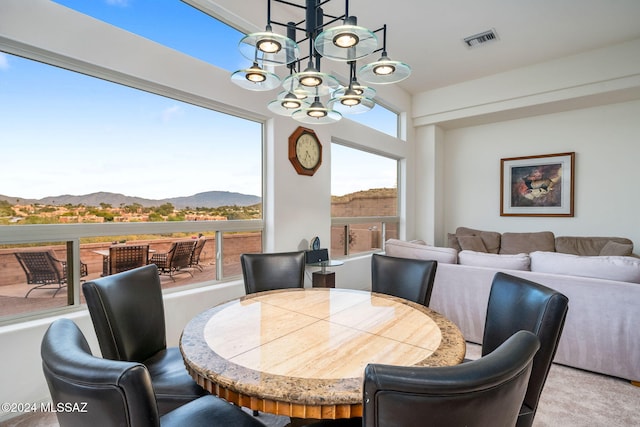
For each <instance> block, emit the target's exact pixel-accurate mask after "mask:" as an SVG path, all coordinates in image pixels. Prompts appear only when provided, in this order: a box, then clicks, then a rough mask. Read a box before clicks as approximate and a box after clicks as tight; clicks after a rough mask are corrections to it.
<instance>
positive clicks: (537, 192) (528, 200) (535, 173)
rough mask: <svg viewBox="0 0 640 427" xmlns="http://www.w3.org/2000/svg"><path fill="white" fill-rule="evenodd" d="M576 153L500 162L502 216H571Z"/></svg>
mask: <svg viewBox="0 0 640 427" xmlns="http://www.w3.org/2000/svg"><path fill="white" fill-rule="evenodd" d="M574 160H575V153H559V154H545V155H541V156H527V157H512V158H508V159H500V173H501V174H500V215H501V216H573V188H574Z"/></svg>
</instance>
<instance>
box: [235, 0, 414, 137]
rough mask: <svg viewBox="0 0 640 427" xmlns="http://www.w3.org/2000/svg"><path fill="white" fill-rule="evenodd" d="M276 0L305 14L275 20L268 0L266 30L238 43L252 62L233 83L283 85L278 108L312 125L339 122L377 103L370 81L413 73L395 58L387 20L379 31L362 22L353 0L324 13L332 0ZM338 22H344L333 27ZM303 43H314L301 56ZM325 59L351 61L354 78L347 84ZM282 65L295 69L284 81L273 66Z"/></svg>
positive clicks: (264, 87) (273, 105) (272, 106)
mask: <svg viewBox="0 0 640 427" xmlns="http://www.w3.org/2000/svg"><path fill="white" fill-rule="evenodd" d="M273 1H275V2H277V3H282V4H285V5H287V6H291V7H295V8H299V9H304V11H305V15H304V16H305V17H304V19H303V20H301V21H299V22H287V23H283V22H277V21H274V20H272V19H271V0H267V25H266V28H265V31H262V32H258V33H253V34H249V35H247V36H245V37H243V38H242V40H240V43H239V45H238V47H239V50H240V53H241V54H242V55H243V56H244V57H245V58H247V59H249V60H250V61H251V62H252V65H251V66H250V67H249V68H246V69H242V70H238V71H236V72H234V73H233V74H232V76H231V81H232V82H234V83H235V84H237V85H238V86H240V87H242V88H244V89H249V90H253V91H269V90H273V89H276V88H278V87H282V89H283V90H282V91H281V92H280V93H279V94H278V95H277V96H276V99H275V100H273V101H271V102H270V103H269V105H268V108H269V110H271V111H272V112H274V113H276V114H279V115H283V116H289V117H292V118H294V119H295V120H297V121H299V122H303V123H308V124H324V123H335V122H337V121H338V120H340V119H341V118H342V115H343V114H358V113H364V112H367V111H370V110H371V109H372V108H373V107H374V106H375V101H374V97H375V94H376V90H375V89H373V88H372V87H369V86H366V84H391V83H397V82H399V81H401V80H404V79H406V78H407V77H409V75H410V74H411V67H409V66H408V65H407V64H405V63H403V62H399V61H392V60H391V59H389V56H388V54H387V47H386V44H387V26H386V24H385V25H383V26H382V27H380V28H378V29H376V30H374V31H370V30H368V29H367V28H364V27H361V26H358V24H357V18H356V17H355V16H352V15H349V1H348V0H344V10H345V12H344V14H343V15H341V16H331V15H328V14H325V13H324V11H323V9H322V5H324V4H327V3H329V2H331V1H332V0H305V5H304V6H303V5H298V4H294V3H291V2H290V1H286V0H273ZM325 19H327V22H326V23H325V22H324V21H325ZM336 23H338V24H339V25H336V26H332V25H334V24H336ZM273 25H277V26H279V27H283V28H284V29H286V36H283V35H281V34H278V33H276V32H274V31H273ZM379 32H382V35H383V37H382V40H383V43H382V47H381V48H379V47H378V37H377V36H376V33H379ZM299 34H300V35H301V37H300V39H298V35H299ZM303 43H308V46H309V47H308V53H307V55H306V56H303V57H301V53H300V45H301V44H303ZM376 52H381V56H380V58H379V59H378V60H376V61H373V62H371V63H368V64H366V65H363V66H361V67H360V68H359V69H357V65H356V63H357V61H359V60H363V59H365V58H367V57H370V56H371V55H372V54H374V53H376ZM323 58H327V59H330V60H333V61H339V62H343V63H345V64H346V66H347V67H348V69H349V81H348V82H345V83H344V84H342V83H341V82H340V81H339V80H338V78H336V77H334V76H332V75H330V74H327V73H323V72H321V62H322V59H323ZM282 65H286V67H287V68H288V71H289V74H288V76H287V77H285V78H284V79H282V80H281V78H280V77H279V76H278V75H277V74H276V73H275V72H273V70H274V69H275V68H276V67H278V66H282ZM362 83H364V84H362Z"/></svg>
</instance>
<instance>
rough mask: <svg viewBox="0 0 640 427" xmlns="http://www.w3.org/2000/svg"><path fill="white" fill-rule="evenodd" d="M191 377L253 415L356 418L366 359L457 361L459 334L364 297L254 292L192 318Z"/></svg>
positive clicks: (185, 340) (400, 303) (401, 303)
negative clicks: (258, 413) (262, 413)
mask: <svg viewBox="0 0 640 427" xmlns="http://www.w3.org/2000/svg"><path fill="white" fill-rule="evenodd" d="M180 349H181V351H182V355H183V357H184V360H185V364H186V366H187V369H188V370H189V372H190V374H191V375H192V376H193V377H194V378H195V379H196V381H197V382H198V383H199V384H200V385H202V386H203V387H204V388H206V389H207V390H209V391H210V392H212V393H214V394H216V395H219V396H221V397H223V398H225V399H227V400H229V401H231V402H233V403H235V404H238V405H240V406H245V407H248V408H251V409H255V410H260V411H263V412H270V413H275V414H279V415H287V416H290V417H297V418H346V417H354V416H361V415H362V381H363V373H364V368H365V366H366V365H367V364H368V363H385V364H391V365H407V366H408V365H420V366H445V365H455V364H458V363H461V362H462V360H463V358H464V354H465V342H464V338H463V336H462V334H461V332H460V330H459V329H458V327H457V326H455V325H454V324H453V323H452V322H450V321H449V320H447V319H446V318H445V317H444V316H442V315H440V314H438V313H436V312H434V311H433V310H430V309H429V308H427V307H424V306H422V305H419V304H415V303H413V302H410V301H407V300H404V299H401V298H396V297H393V296H389V295H384V294H377V293H371V292H366V291H357V290H348V289H331V288H311V289H286V290H277V291H268V292H259V293H255V294H250V295H247V296H244V297H242V298H240V299H237V300H233V301H230V302H228V303H224V304H222V305H219V306H217V307H214V308H211V309H209V310H207V311H205V312H203V313H201V314H199V315H198V316H196V317H195V318H194V319H192V320H191V321H190V322H189V324H187V326H186V327H185V329H184V331H183V334H182V337H181V339H180Z"/></svg>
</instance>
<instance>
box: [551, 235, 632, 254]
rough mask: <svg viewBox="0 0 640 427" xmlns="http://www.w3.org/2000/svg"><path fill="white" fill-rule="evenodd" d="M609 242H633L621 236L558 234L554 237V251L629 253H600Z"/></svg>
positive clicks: (567, 252)
mask: <svg viewBox="0 0 640 427" xmlns="http://www.w3.org/2000/svg"><path fill="white" fill-rule="evenodd" d="M609 242H614V243H621V244H625V245H631V251H633V242H632V241H631V240H629V239H625V238H623V237H585V236H558V237H556V252H562V253H565V254H573V255H588V256H596V255H630V254H631V252H629V253H628V254H627V253H601V252H602V249H604V247H605V246H606V245H607V243H609Z"/></svg>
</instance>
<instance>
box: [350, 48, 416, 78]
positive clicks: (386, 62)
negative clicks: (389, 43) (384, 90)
mask: <svg viewBox="0 0 640 427" xmlns="http://www.w3.org/2000/svg"><path fill="white" fill-rule="evenodd" d="M410 75H411V67H409V66H408V65H407V64H405V63H404V62H400V61H392V60H391V59H389V57H388V56H386V55H383V56H382V57H381V58H380V59H378V60H377V61H375V62H372V63H370V64H367V65H365V66H363V67H362V68H360V71H359V72H358V77H359V78H360V80H362V81H363V82H366V83H371V84H379V85H381V84H391V83H398V82H400V81H402V80H404V79H406V78H407V77H409V76H410Z"/></svg>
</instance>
